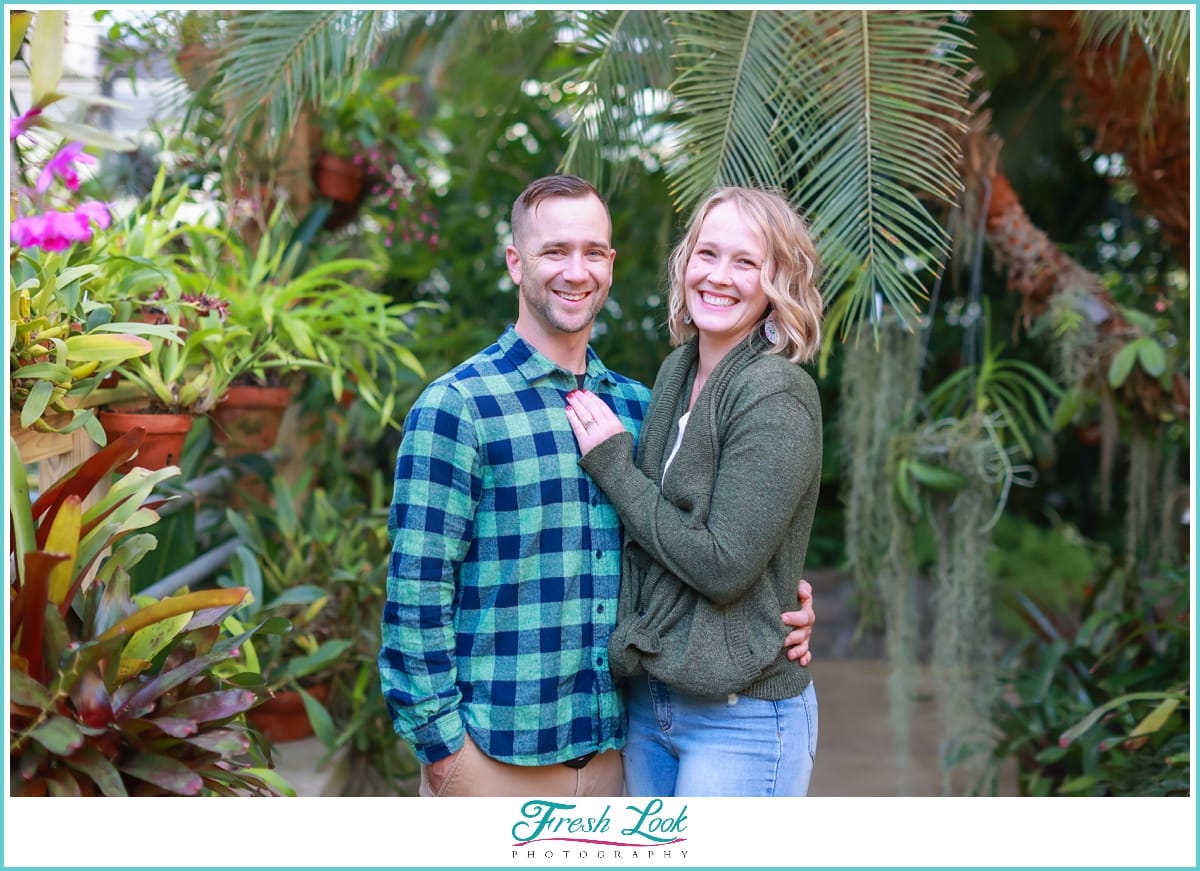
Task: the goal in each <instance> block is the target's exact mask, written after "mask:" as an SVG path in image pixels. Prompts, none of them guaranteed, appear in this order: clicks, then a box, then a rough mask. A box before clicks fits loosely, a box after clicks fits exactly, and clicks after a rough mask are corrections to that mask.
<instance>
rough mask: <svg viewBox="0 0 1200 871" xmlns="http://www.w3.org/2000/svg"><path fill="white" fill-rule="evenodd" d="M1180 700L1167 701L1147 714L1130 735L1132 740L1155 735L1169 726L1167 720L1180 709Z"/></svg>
mask: <svg viewBox="0 0 1200 871" xmlns="http://www.w3.org/2000/svg"><path fill="white" fill-rule="evenodd" d="M1180 701H1181V700H1180V699H1165V700H1163V701H1162V702H1160V703H1159V705H1158V706H1157V707H1156V708H1155V709H1154V710H1153V711H1151V712H1150V713H1149V714H1147V715H1146V716H1145V717H1144V718H1143V719H1142V721H1141V722H1140V723H1138V724H1137V726H1135V727H1134V729H1133V731H1132V732H1130V733H1129V737H1130V738H1138V737H1140V736H1142V735H1153V734H1154V733H1155V732H1157V731H1158V730H1159V729H1161V728H1162V727H1163V726H1165V725H1166V724H1167V720H1169V719H1170V718H1171V715H1172V714H1173V713H1175V711H1176V709H1177V708H1178V707H1179V704H1180Z"/></svg>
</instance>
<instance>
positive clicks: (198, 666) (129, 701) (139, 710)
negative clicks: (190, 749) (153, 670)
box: [113, 629, 254, 718]
mask: <svg viewBox="0 0 1200 871" xmlns="http://www.w3.org/2000/svg"><path fill="white" fill-rule="evenodd" d="M253 634H254V630H253V629H252V630H250V631H249V632H243V633H242V634H241V635H238V636H237V637H235V638H230V639H226V640H225V641H222V642H221V643H219V644H218V645H217V646H216V647H214V648H213V650H212V652H211V653H206V654H205V655H203V656H197V657H196V658H195V659H192V660H189V661H188V662H185V663H184V664H183V665H181V666H179V667H178V668H174V669H171V670H170V671H164V672H163V673H162V674H160V675H159V676H158V677H156V678H154V679H153V680H151V681H150V682H149V683H147V684H142V685H140V686H139V685H136V684H126V685H125V686H124V687H121V688H120V689H118V690H117V691H116V692H115V693H114V694H113V709H114V710H115V712H116V715H117V717H118V718H124V717H140V716H142V715H143V714H145V712H147V711H149V710H150V709H151V708H153V706H154V702H155V700H157V699H158V698H159V697H161V696H162V694H163V693H165V692H167V691H168V690H171V689H174V688H175V687H177V686H179V685H180V684H182V683H183V682H184V681H186V680H188V679H190V678H191V677H193V676H195V675H197V674H202V673H204V672H205V671H207V670H208V669H209V668H211V667H212V666H213V665H215V664H216V663H218V662H223V661H225V660H227V659H229V658H230V656H232V655H233V653H232V651H233V650H234V649H236V647H237V646H238V645H240V644H241V643H242V642H243V641H245V640H246V639H247V638H249V637H250V636H251V635H253Z"/></svg>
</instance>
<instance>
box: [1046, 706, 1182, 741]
mask: <svg viewBox="0 0 1200 871" xmlns="http://www.w3.org/2000/svg"><path fill="white" fill-rule="evenodd" d="M1162 699H1177V700H1179V701H1186V700H1187V696H1184V695H1181V694H1179V693H1161V692H1145V693H1128V694H1126V695H1123V696H1117V697H1116V698H1115V699H1109V700H1108V701H1107V702H1105V703H1104V704H1103V705H1100V706H1099V707H1098V708H1096V709H1095V710H1094V711H1092V712H1091V713H1090V714H1088V715H1087V716H1086V717H1084V718H1083V719H1082V720H1080V721H1079V722H1078V723H1076V724H1075V725H1074V726H1072V727H1071V728H1070V729H1067V730H1066V731H1065V732H1063V733H1062V735H1061V737H1059V739H1058V743H1059V744H1060V745H1061V746H1064V747H1065V746H1066V745H1067V744H1070V743H1071V742H1072V741H1074V740H1075V739H1076V738H1078V737H1079V736H1080V735H1082V734H1083V733H1084V732H1086V731H1087V730H1088V729H1090V728H1092V726H1094V725H1096V723H1098V722H1099V721H1100V719H1101V718H1102V717H1103V716H1104V715H1105V714H1107V713H1108V712H1109V711H1112V710H1115V709H1116V708H1120V707H1123V706H1125V705H1127V704H1129V703H1130V702H1136V701H1157V700H1162Z"/></svg>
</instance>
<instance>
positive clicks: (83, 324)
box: [9, 142, 163, 443]
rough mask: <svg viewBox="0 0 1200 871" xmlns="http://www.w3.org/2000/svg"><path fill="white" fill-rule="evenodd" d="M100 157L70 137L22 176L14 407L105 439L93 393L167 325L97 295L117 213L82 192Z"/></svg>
mask: <svg viewBox="0 0 1200 871" xmlns="http://www.w3.org/2000/svg"><path fill="white" fill-rule="evenodd" d="M14 147H16V146H14ZM18 153H19V148H18ZM94 160H95V159H94V158H93V157H91V156H90V155H89V154H87V153H86V151H85V150H84V148H83V144H82V143H80V142H68V143H65V144H63V145H62V146H61V147H60V148H59V149H58V150H57V151H56V152H55V153H54V154H53V156H52V157H51V158H50V159H49V160H47V161H46V163H45V165H44V166H43V167H42V169H41V171H40V172H39V173H38V175H37V179H36V182H35V181H33V180H32V179H29V178H27V177H26V176H25V174H22V173H16V175H15V177H14V204H15V205H16V210H17V215H16V217H15V219H14V221H13V226H12V233H11V239H12V242H13V247H12V249H11V254H10V257H9V407H10V409H12V411H13V412H14V413H15V414H16V416H17V417H16V419H17V420H18V421H19V425H20V427H21V428H32V429H34V430H38V431H42V432H59V433H68V432H71V431H72V430H74V429H77V428H79V427H84V428H85V429H86V430H87V431H88V433H89V434H90V435H91V436H92V438H93V439H94V440H96V441H97V442H101V443H102V442H103V440H104V434H103V431H102V430H101V428H100V426H99V424H98V422H97V421H96V418H95V415H94V414H93V412H92V410H91V409H90V408H89V407H88V406H87V404H86V397H87V395H88V394H89V393H90V392H91V391H92V390H93V389H95V388H96V387H97V386H98V384H99V383H100V381H101V379H102V378H103V377H104V376H105V375H106V374H108V372H109V371H110V370H111V369H112V367H113V366H114V365H115V364H117V363H120V362H123V361H126V360H129V359H132V358H134V357H137V356H139V355H144V354H146V353H148V352H149V350H150V347H151V346H150V342H149V341H148V340H147V338H146V337H147V336H148V335H155V334H160V335H161V334H163V331H162V330H159V329H157V328H154V327H151V326H147V325H143V324H134V323H128V322H115V321H114V309H113V306H112V305H111V304H109V303H107V302H105V301H102V300H98V299H96V298H95V290H96V289H97V288H98V287H100V286H101V285H103V284H104V281H103V278H104V274H105V270H106V267H107V264H108V262H109V261H110V260H111V257H112V255H111V252H110V251H109V249H108V248H107V247H106V246H105V245H104V244H103V243H102V242H100V241H98V240H99V239H101V238H103V235H104V230H105V229H107V228H108V227H109V226H110V224H111V222H112V216H111V213H110V210H109V207H108V205H107V204H105V203H101V202H97V201H94V200H89V201H82V202H77V201H76V200H77V197H75V196H74V192H75V191H77V190H78V188H79V179H78V174H77V171H76V167H77V165H78V164H81V163H89V162H94Z"/></svg>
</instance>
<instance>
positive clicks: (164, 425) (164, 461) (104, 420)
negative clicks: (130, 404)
mask: <svg viewBox="0 0 1200 871" xmlns="http://www.w3.org/2000/svg"><path fill="white" fill-rule="evenodd" d="M97 417H98V418H99V419H100V425H101V426H102V427H104V432H105V434H106V435H107V436H108V440H109V441H110V442H111V441H112V440H113V439H115V438H118V437H120V436H122V435H124V434H125V433H127V432H129V430H131V429H133V428H134V427H135V426H140V427H143V428H145V430H146V438H145V439H144V440H143V441H142V446H141V447H140V448H138V452H137V454H136V455H134V456H133V457H132V458H131V459H130V460H129V461H128V462H125V463H123V464H122V465H120V466H118V467H117V472H118V473H120V474H122V475H124V474H125V473H126V472H129V471H130V470H132V469H135V468H142V469H150V470H151V471H154V470H157V469H162V468H164V467H166V466H177V465H179V459H180V457H181V456H182V455H183V443H184V441H186V439H187V434H188V433H189V432H191V429H192V424H194V423H195V422H196V419H195V418H194V417H193V416H192V415H190V414H186V413H179V414H173V413H163V414H157V413H154V412H135V411H114V410H112V409H102V410H101V411H100V413H99V414H98V415H97Z"/></svg>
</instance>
